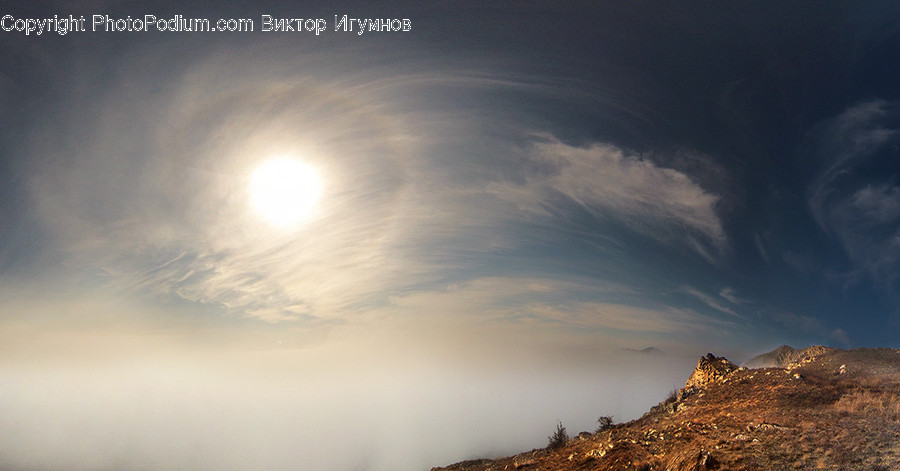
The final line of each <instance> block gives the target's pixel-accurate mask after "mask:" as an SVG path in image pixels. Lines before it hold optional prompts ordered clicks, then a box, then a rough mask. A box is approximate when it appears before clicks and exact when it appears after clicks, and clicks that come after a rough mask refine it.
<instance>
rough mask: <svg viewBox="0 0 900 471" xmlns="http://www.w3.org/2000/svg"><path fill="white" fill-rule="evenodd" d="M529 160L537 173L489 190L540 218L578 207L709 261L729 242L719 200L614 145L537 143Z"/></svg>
mask: <svg viewBox="0 0 900 471" xmlns="http://www.w3.org/2000/svg"><path fill="white" fill-rule="evenodd" d="M527 158H528V159H530V160H529V162H530V167H531V168H532V171H531V172H529V173H528V174H527V175H525V176H524V180H523V181H521V182H514V181H505V182H496V183H493V184H491V185H489V186H488V191H489V192H491V193H494V194H496V195H497V196H499V197H500V198H502V199H504V200H507V201H510V202H512V203H513V204H515V205H516V206H517V207H518V208H520V209H521V210H523V211H526V212H528V213H531V214H536V215H541V216H548V215H551V214H553V212H554V211H555V210H556V209H554V208H558V207H559V206H561V205H565V204H567V203H574V204H577V205H579V206H580V207H582V208H583V209H585V210H587V211H589V212H590V213H592V214H594V215H596V216H601V217H609V218H612V219H613V220H616V221H619V222H621V223H623V224H624V225H625V226H627V227H628V228H629V229H631V230H633V231H636V232H638V233H641V234H643V235H644V236H647V237H650V238H653V239H656V240H660V241H663V242H666V243H675V244H684V245H686V246H688V247H690V248H692V249H693V250H695V251H697V252H698V253H700V254H701V255H703V256H704V257H705V258H708V259H709V258H712V257H713V256H714V255H715V254H716V253H717V252H718V251H720V250H722V249H723V248H724V247H725V246H726V245H727V240H726V236H725V232H724V230H723V228H722V222H721V220H720V218H719V216H718V215H717V214H716V205H717V203H718V201H719V199H720V198H719V197H718V196H716V195H715V194H712V193H710V192H708V191H706V190H704V189H703V188H702V187H700V186H699V185H698V184H697V183H696V182H695V181H694V180H692V179H691V178H690V176H688V175H686V174H684V173H682V172H679V171H677V170H674V169H671V168H665V167H660V166H657V165H655V164H654V163H653V162H651V161H649V160H645V159H643V158H641V156H639V155H636V154H632V153H628V152H626V151H625V150H623V149H620V148H618V147H616V146H613V145H610V144H604V143H594V144H591V145H587V146H581V147H578V146H571V145H568V144H565V143H563V142H561V141H559V140H556V139H554V138H552V137H550V138H546V139H544V140H541V141H538V142H535V143H533V144H532V146H531V148H530V149H529V150H528V151H527ZM561 198H562V199H561Z"/></svg>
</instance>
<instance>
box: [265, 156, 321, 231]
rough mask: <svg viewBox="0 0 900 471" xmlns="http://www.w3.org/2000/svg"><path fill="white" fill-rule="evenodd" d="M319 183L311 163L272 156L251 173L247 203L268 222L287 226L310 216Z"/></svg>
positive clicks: (319, 191)
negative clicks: (248, 201) (248, 200)
mask: <svg viewBox="0 0 900 471" xmlns="http://www.w3.org/2000/svg"><path fill="white" fill-rule="evenodd" d="M322 186H323V185H322V179H321V178H320V176H319V173H318V172H317V171H316V170H315V169H314V168H313V167H311V166H309V165H307V164H305V163H303V162H301V161H299V160H296V159H292V158H287V157H281V158H276V159H271V160H268V161H266V162H264V163H262V164H261V165H260V166H259V167H257V168H256V170H254V171H253V175H252V176H251V177H250V188H249V190H250V203H251V205H252V206H253V209H254V211H256V213H257V214H258V215H259V216H260V217H261V218H262V219H264V220H265V221H266V222H268V223H269V224H271V225H274V226H278V227H290V226H293V225H296V224H298V223H300V222H302V221H304V220H306V219H308V218H309V217H310V216H312V214H313V213H314V211H315V207H316V203H317V202H318V201H319V198H320V197H321V195H322Z"/></svg>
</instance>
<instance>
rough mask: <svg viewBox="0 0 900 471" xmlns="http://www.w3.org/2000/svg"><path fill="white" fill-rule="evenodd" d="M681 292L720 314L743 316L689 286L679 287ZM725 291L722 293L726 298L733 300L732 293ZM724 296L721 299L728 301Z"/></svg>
mask: <svg viewBox="0 0 900 471" xmlns="http://www.w3.org/2000/svg"><path fill="white" fill-rule="evenodd" d="M728 289H729V288H726V290H728ZM681 290H682V291H683V292H685V293H687V294H689V295H691V296H693V297H695V298H697V299H699V300H700V301H703V303H704V304H706V305H707V306H709V307H711V308H713V309H715V310H717V311H719V312H722V313H725V314H728V315H731V316H734V317H743V316H741V315H740V314H738V313H737V312H735V311H734V310H733V309H731V308H729V307H727V306H725V305H723V304H722V303H721V302H719V300H717V299H715V298H713V297H712V296H710V295H708V294H706V293H704V292H702V291H699V290H697V289H695V288H692V287H690V286H682V287H681ZM726 290H723V292H725V293H726V296H728V297H732V298H733V292H731V291H726ZM726 296H722V297H723V298H725V299H728V297H726ZM732 302H733V301H732Z"/></svg>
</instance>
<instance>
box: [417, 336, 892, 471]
mask: <svg viewBox="0 0 900 471" xmlns="http://www.w3.org/2000/svg"><path fill="white" fill-rule="evenodd" d="M769 363H777V364H780V365H784V366H779V367H763V368H749V367H747V366H741V367H738V366H737V365H735V364H734V363H732V362H730V361H728V360H727V359H725V358H723V357H717V356H715V355H713V354H707V355H706V356H704V357H701V358H700V361H698V363H697V367H696V368H695V369H694V371H693V373H692V374H691V375H690V377H689V378H688V380H687V382H686V383H685V387H684V388H681V389H680V390H677V391H674V392H673V393H672V394H670V396H669V397H668V398H667V399H666V400H665V401H663V402H661V403H660V404H659V405H657V406H654V407H653V408H651V410H650V411H649V412H647V413H646V414H644V415H643V416H642V417H641V418H639V419H637V420H633V421H631V422H628V423H624V424H616V425H613V426H611V427H608V426H603V425H602V424H603V422H602V421H601V427H599V428H598V430H597V431H596V432H593V433H590V432H582V433H580V434H578V435H577V436H575V437H573V438H571V439H570V440H568V442H566V443H565V445H564V446H560V447H556V448H553V449H550V448H540V449H534V450H532V451H530V452H525V453H520V454H518V455H515V456H510V457H506V458H498V459H479V460H470V461H463V462H460V463H456V464H453V465H450V466H447V467H443V468H432V471H438V470H445V471H498V470H515V469H524V470H526V471H531V470H534V471H570V470H571V471H574V470H579V471H589V470H629V471H655V470H659V471H663V470H667V471H668V470H672V471H706V470H738V471H741V470H744V471H750V470H786V469H800V470H814V469H833V470H848V471H854V470H858V471H862V470H866V471H888V470H897V469H900V350H896V349H889V348H879V349H855V350H842V349H838V348H829V347H821V346H816V347H809V348H804V349H800V350H797V349H794V348H791V347H788V346H783V347H779V348H777V349H775V350H773V351H772V352H769V353H766V354H763V355H760V356H758V357H754V358H753V359H751V360H748V361H747V362H746V363H745V364H750V365H753V364H769ZM601 413H602V411H601ZM550 425H552V424H550ZM549 431H552V430H551V429H550V428H549V427H548V432H549Z"/></svg>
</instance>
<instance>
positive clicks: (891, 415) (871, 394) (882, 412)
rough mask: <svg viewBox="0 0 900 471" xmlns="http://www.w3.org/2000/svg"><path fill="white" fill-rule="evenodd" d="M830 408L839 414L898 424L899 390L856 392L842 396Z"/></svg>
mask: <svg viewBox="0 0 900 471" xmlns="http://www.w3.org/2000/svg"><path fill="white" fill-rule="evenodd" d="M832 407H834V408H835V409H836V410H837V411H839V412H846V413H850V414H854V415H868V416H873V417H881V418H883V419H885V420H889V421H893V422H900V390H898V389H891V390H888V391H871V390H866V389H864V390H856V391H853V392H850V393H848V394H845V395H844V396H842V397H841V398H840V399H839V400H838V401H837V402H835V403H834V404H833V406H832Z"/></svg>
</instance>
